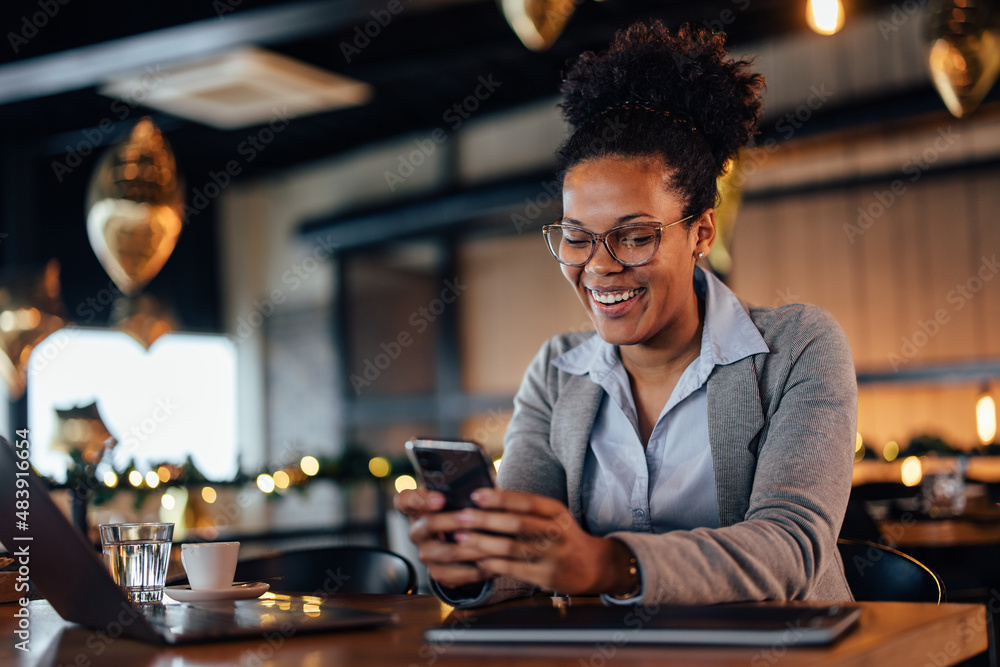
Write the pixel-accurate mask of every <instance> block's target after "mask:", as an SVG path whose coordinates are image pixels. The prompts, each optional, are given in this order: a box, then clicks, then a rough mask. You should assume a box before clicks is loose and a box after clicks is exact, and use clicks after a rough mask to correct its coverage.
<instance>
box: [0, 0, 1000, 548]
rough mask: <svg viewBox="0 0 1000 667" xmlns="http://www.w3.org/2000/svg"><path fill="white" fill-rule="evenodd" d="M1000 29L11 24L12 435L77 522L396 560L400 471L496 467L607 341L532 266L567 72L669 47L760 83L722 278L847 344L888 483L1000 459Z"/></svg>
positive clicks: (385, 8)
mask: <svg viewBox="0 0 1000 667" xmlns="http://www.w3.org/2000/svg"><path fill="white" fill-rule="evenodd" d="M995 4H996V3H993V2H979V1H974V0H954V2H926V1H922V2H917V1H916V0H906V1H904V2H900V1H898V0H897V1H895V2H889V1H878V0H855V1H851V0H847V1H846V2H842V3H841V2H827V3H824V2H816V3H813V2H807V1H806V0H755V1H753V2H751V1H750V0H710V1H705V2H697V3H693V2H674V1H672V0H657V1H649V0H627V1H626V0H601V1H597V0H581V1H579V2H575V1H573V0H567V1H562V2H556V1H552V2H547V3H546V2H514V1H513V0H503V1H502V2H500V3H498V2H493V1H492V0H373V1H370V2H369V1H361V0H336V1H332V2H263V1H259V0H211V1H210V0H201V1H198V2H192V1H176V2H158V3H136V2H124V1H118V0H108V1H102V2H94V1H91V0H31V1H17V2H6V3H4V5H3V7H2V9H0V12H2V18H0V28H2V33H3V44H2V45H0V128H2V129H0V132H2V137H3V140H2V142H0V269H2V272H3V280H4V282H3V287H2V289H0V311H2V312H0V339H2V340H0V342H2V346H3V352H4V355H0V356H3V359H0V362H2V363H0V365H3V369H4V379H5V380H6V385H5V387H6V390H7V393H8V399H9V400H8V401H5V402H4V403H3V405H4V407H5V408H7V407H9V409H4V410H0V413H2V414H0V417H2V421H0V423H2V424H3V425H4V429H3V430H4V433H5V434H11V435H13V434H14V433H15V431H21V432H23V429H28V434H29V437H30V439H31V443H32V451H33V454H32V456H33V461H34V463H35V465H36V467H37V468H38V469H39V471H40V472H42V473H44V474H45V475H46V476H48V477H49V478H50V479H51V481H52V483H53V484H54V485H55V486H56V487H58V488H62V489H64V490H65V491H66V493H67V494H66V503H67V511H70V505H73V504H75V507H76V512H77V518H78V523H80V524H82V525H86V523H87V522H88V521H89V523H90V524H91V525H94V524H96V523H99V522H103V521H107V520H122V519H125V518H143V517H151V516H156V515H158V516H161V517H163V518H165V519H167V520H176V521H178V522H179V525H181V526H182V532H181V533H180V535H181V536H183V535H184V534H185V532H184V531H187V534H189V535H190V536H192V537H202V538H204V539H211V538H212V537H213V536H217V535H219V534H227V535H232V534H236V535H250V534H257V533H260V534H264V533H274V532H275V531H283V532H284V533H287V534H288V535H291V536H293V537H296V539H299V538H301V540H303V541H307V540H311V541H313V542H315V541H316V540H317V539H356V540H361V541H365V540H367V541H371V542H376V543H381V544H390V545H395V544H398V541H399V539H400V538H399V535H400V527H399V526H394V525H393V521H394V520H390V521H389V522H388V523H387V522H386V520H385V516H386V515H387V512H386V510H387V507H388V503H389V502H390V499H391V495H392V493H394V492H395V490H396V489H398V488H403V487H405V486H406V485H409V484H412V483H413V480H412V478H410V477H408V475H410V474H411V471H410V470H409V467H408V465H407V464H406V462H405V459H404V457H403V456H402V445H403V442H404V441H405V440H406V439H407V438H408V437H410V436H413V435H417V434H421V435H439V436H448V437H466V438H474V439H476V440H478V441H480V442H482V443H483V444H485V445H486V446H487V447H489V449H490V451H491V453H492V454H493V455H494V456H495V457H497V458H499V457H500V456H501V455H502V438H503V433H504V430H505V427H506V422H507V420H508V419H509V416H510V406H511V399H512V396H513V394H514V392H515V391H516V390H517V387H518V384H519V382H520V378H521V375H522V373H523V371H524V369H525V368H526V366H527V364H528V362H529V361H530V360H531V358H532V357H533V356H534V354H535V352H536V351H537V350H538V348H539V347H540V345H541V344H542V342H543V341H544V340H545V339H546V338H547V337H549V336H551V335H553V334H555V333H558V332H561V331H566V330H586V329H589V328H590V324H589V321H588V320H587V317H586V315H585V314H584V311H583V310H582V308H581V307H580V305H579V304H578V303H577V301H576V297H575V296H574V295H573V293H572V292H571V290H570V289H569V287H568V286H566V285H565V284H564V281H563V278H562V276H561V274H560V272H559V269H558V266H557V264H556V263H555V262H554V261H552V259H551V258H550V257H549V255H548V253H547V251H546V249H545V247H544V245H543V242H542V238H541V233H540V229H541V226H542V225H543V224H546V223H548V222H550V221H554V220H556V219H557V218H558V217H559V215H560V212H559V207H560V200H559V194H558V188H559V184H558V182H556V181H555V180H554V174H553V171H552V169H553V159H552V154H553V151H554V149H555V148H556V147H557V146H558V145H559V144H560V142H561V141H562V139H563V138H564V137H565V135H566V131H567V128H566V126H565V124H564V123H563V121H562V120H561V118H560V116H559V112H558V109H557V106H556V105H557V102H558V96H557V92H558V87H559V83H560V73H561V72H562V71H563V69H564V67H565V66H566V63H567V61H568V60H569V59H570V58H572V57H574V56H575V55H577V54H578V53H580V52H581V51H584V50H587V49H592V50H600V49H603V48H604V47H606V45H607V44H608V42H609V39H610V37H611V35H612V34H613V32H614V31H615V30H616V29H619V28H622V27H625V26H627V25H629V24H630V23H632V22H634V21H636V20H646V19H651V18H658V19H661V20H663V21H664V22H665V23H666V24H667V25H668V26H671V27H674V26H677V25H679V24H681V23H683V22H691V23H693V24H696V25H704V26H707V27H709V28H711V29H714V30H725V31H726V32H727V33H728V42H729V44H730V46H731V48H732V49H733V51H734V54H735V55H737V56H740V57H742V56H747V57H751V58H753V59H755V61H756V67H757V69H758V70H759V71H761V72H762V73H763V74H764V75H765V77H766V80H767V93H766V96H765V103H766V111H765V116H764V120H763V123H762V125H761V130H762V131H761V135H760V136H759V137H758V140H757V147H756V148H754V149H752V150H750V151H748V152H746V153H745V154H744V155H742V156H741V158H740V159H739V160H738V161H737V162H735V163H734V164H733V165H732V168H731V171H730V173H729V174H728V175H727V176H726V177H725V178H724V179H723V182H722V183H721V188H722V191H723V193H724V195H725V197H724V201H723V203H722V205H721V208H720V219H721V220H722V223H721V224H722V229H721V239H720V243H719V244H718V246H717V248H716V249H714V250H713V253H712V257H711V258H710V259H711V263H710V265H709V266H710V268H711V269H712V270H715V271H716V273H717V274H718V275H720V276H721V277H723V279H724V280H725V281H726V282H727V283H728V284H729V285H730V286H731V287H732V288H733V289H734V290H735V291H736V293H737V294H738V295H740V296H741V297H743V298H744V299H746V300H748V301H750V302H752V303H757V304H762V305H768V306H780V305H783V304H786V303H798V302H805V303H814V304H818V305H820V306H823V307H824V308H827V309H828V310H829V311H830V312H832V313H833V315H834V316H835V317H836V318H837V320H838V321H839V322H840V323H841V325H842V326H843V328H844V329H845V331H846V332H847V335H848V337H849V339H850V342H851V345H852V349H853V352H854V358H855V363H856V367H857V371H858V381H859V389H860V397H861V398H860V414H859V428H858V430H859V436H858V443H857V453H858V460H859V462H863V461H865V460H866V459H867V463H870V464H876V463H877V465H878V466H879V467H878V468H877V469H875V471H874V472H871V470H868V472H866V473H865V474H867V475H869V476H870V477H871V479H878V480H881V479H883V478H885V479H890V478H891V479H892V480H895V481H899V479H900V474H901V473H900V469H901V461H902V459H903V457H904V455H906V454H926V453H928V452H938V453H939V454H955V453H969V454H971V453H977V454H981V453H987V454H988V453H994V452H993V450H991V449H990V448H989V447H988V446H989V445H990V444H991V443H993V441H994V439H995V430H996V429H995V421H996V412H995V407H994V403H993V402H992V401H993V398H995V397H996V396H997V393H998V385H997V378H998V376H1000V336H998V335H997V331H998V327H1000V279H997V280H994V278H995V277H996V276H997V272H998V271H1000V265H998V264H997V251H998V249H1000V225H998V224H997V217H996V216H997V213H996V212H997V210H1000V159H998V158H1000V103H998V99H997V92H996V91H995V90H994V89H993V88H992V83H993V80H994V79H995V78H996V76H997V73H998V71H1000V42H998V37H1000V31H998V27H997V26H998V16H997V11H996V7H995ZM813 5H816V6H815V7H813ZM807 9H809V10H812V9H815V11H816V12H817V14H816V16H818V18H815V17H814V18H812V19H811V20H810V19H809V18H808V16H807ZM991 424H992V426H991ZM991 429H992V430H991ZM983 460H984V461H985V457H984V458H983ZM987 467H988V466H987ZM869 468H870V466H869ZM969 469H970V470H971V469H972V468H971V467H970V468H969ZM991 474H992V473H991V472H989V471H987V470H986V468H982V469H981V475H982V476H984V478H987V477H989V476H990V475H991ZM997 480H1000V476H997ZM914 483H915V482H914ZM74 498H75V499H76V500H75V503H74V501H73V499H74ZM331 536H335V537H331Z"/></svg>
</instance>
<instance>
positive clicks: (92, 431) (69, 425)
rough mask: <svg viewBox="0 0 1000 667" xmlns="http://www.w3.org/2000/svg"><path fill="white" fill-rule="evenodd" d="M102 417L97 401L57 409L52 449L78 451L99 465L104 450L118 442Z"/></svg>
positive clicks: (63, 451) (87, 459)
mask: <svg viewBox="0 0 1000 667" xmlns="http://www.w3.org/2000/svg"><path fill="white" fill-rule="evenodd" d="M117 442H118V441H117V440H115V438H114V437H113V436H112V435H111V433H110V432H109V431H108V427H107V426H106V425H105V424H104V420H103V419H101V413H100V411H99V410H98V409H97V403H91V404H90V405H84V406H82V407H72V408H67V409H65V410H59V409H57V410H56V428H55V434H54V435H53V436H52V442H51V443H50V444H49V447H50V449H52V450H53V451H56V452H62V453H64V454H71V453H72V452H78V453H79V454H80V458H82V459H83V462H84V463H85V464H87V465H97V464H98V463H100V461H101V459H102V458H103V457H104V452H105V451H107V450H109V449H111V448H112V447H114V446H115V445H116V444H117Z"/></svg>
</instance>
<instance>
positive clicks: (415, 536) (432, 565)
mask: <svg viewBox="0 0 1000 667" xmlns="http://www.w3.org/2000/svg"><path fill="white" fill-rule="evenodd" d="M444 502H445V499H444V495H443V494H441V493H438V492H437V491H428V490H426V489H407V490H405V491H402V492H400V493H399V494H398V495H397V496H396V498H395V500H394V504H395V506H396V509H397V510H399V511H400V512H402V513H403V514H405V515H406V516H407V517H408V518H409V519H410V539H411V540H412V541H413V543H414V544H415V545H417V553H418V554H419V557H420V561H421V562H422V563H423V564H424V565H426V566H427V571H428V573H429V574H430V576H431V578H432V579H434V580H435V581H437V582H438V583H439V584H441V585H442V586H445V587H447V588H458V587H459V586H464V585H466V584H472V583H476V582H480V581H486V580H487V579H491V578H492V576H493V575H490V574H488V573H486V572H483V571H482V570H480V569H479V568H478V567H476V565H475V561H476V560H477V559H479V558H481V557H483V556H484V555H485V554H483V553H482V552H480V551H479V550H478V549H473V548H471V547H467V546H462V545H461V544H458V543H456V542H452V541H449V540H447V539H445V535H446V534H448V533H453V532H455V531H456V530H462V529H464V528H467V527H466V526H464V525H463V524H460V523H459V521H458V519H457V513H456V512H442V511H441V508H442V507H444Z"/></svg>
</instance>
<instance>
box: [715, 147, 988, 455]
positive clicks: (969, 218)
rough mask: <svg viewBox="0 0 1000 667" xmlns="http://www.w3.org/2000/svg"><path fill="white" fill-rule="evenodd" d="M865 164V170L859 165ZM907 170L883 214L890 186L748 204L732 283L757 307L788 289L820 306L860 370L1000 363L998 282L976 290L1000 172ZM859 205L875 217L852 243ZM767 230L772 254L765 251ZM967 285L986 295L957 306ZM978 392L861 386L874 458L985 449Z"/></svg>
mask: <svg viewBox="0 0 1000 667" xmlns="http://www.w3.org/2000/svg"><path fill="white" fill-rule="evenodd" d="M929 141H930V142H932V141H933V137H932V136H931V135H929V134H927V133H924V134H922V135H920V137H919V138H915V139H913V140H912V141H911V142H910V143H909V144H908V145H907V147H906V148H907V150H905V151H903V152H904V153H907V155H906V156H905V159H909V156H912V155H915V154H919V153H922V152H923V151H924V150H925V149H926V148H927V147H928V146H929V145H931V144H930V143H928V142H929ZM859 150H862V152H863V149H859ZM859 160H860V162H859V164H862V165H863V163H864V158H863V156H862V157H861V158H859ZM904 164H905V162H904V163H902V164H900V172H899V175H898V178H900V180H901V184H902V185H903V186H904V188H905V189H902V190H901V189H900V187H899V185H897V193H895V194H894V195H893V197H892V199H893V201H892V202H891V203H890V204H888V205H886V202H887V201H888V197H887V195H886V193H887V192H891V184H892V181H893V180H894V179H893V178H890V179H888V180H883V181H880V182H874V183H871V184H867V185H864V186H856V187H850V188H844V189H842V190H837V191H827V192H820V193H816V194H805V195H790V196H788V197H781V198H768V199H764V200H753V199H751V200H749V201H747V202H746V203H745V204H744V207H743V209H742V210H741V212H740V219H739V222H738V226H737V230H738V232H737V234H736V237H735V239H734V243H733V256H734V261H735V265H734V269H733V272H732V274H731V277H730V278H731V279H730V284H731V286H732V288H733V289H734V291H736V292H737V293H738V294H741V295H742V296H744V297H752V298H753V299H754V300H755V301H756V302H759V303H764V304H768V305H773V304H774V302H775V299H776V298H777V297H778V296H779V295H787V294H788V293H789V292H791V294H793V295H795V296H796V297H801V300H802V301H806V302H810V303H816V304H817V305H820V306H823V307H825V308H826V309H827V310H829V311H831V312H832V313H833V314H834V315H835V317H836V318H837V319H838V321H839V322H840V323H841V325H842V326H843V327H844V330H845V332H847V335H848V339H849V340H850V343H851V347H852V350H853V352H854V356H855V364H856V366H857V367H858V368H859V369H861V370H864V371H891V370H892V365H893V363H896V365H897V366H898V367H899V368H914V367H919V366H927V365H939V364H947V363H952V362H967V361H971V360H977V359H984V358H996V357H997V356H1000V276H997V279H996V280H993V281H985V282H983V283H982V286H981V288H980V287H979V283H978V282H977V281H976V280H975V279H974V278H978V276H977V273H978V271H979V270H980V267H983V265H984V262H983V257H984V256H985V257H986V258H987V263H986V267H989V266H990V264H989V262H990V261H991V260H992V257H993V256H994V255H998V256H1000V225H998V224H997V222H996V219H997V213H996V212H997V211H1000V171H998V170H992V171H987V172H981V173H978V174H976V175H974V176H969V175H954V176H940V175H934V176H925V175H923V174H921V176H920V177H919V178H917V179H916V180H915V181H914V180H910V179H909V177H908V175H907V174H904V173H903V172H902V169H903V167H904ZM876 193H878V195H876ZM879 199H881V200H882V201H881V202H879ZM859 207H861V208H862V210H863V211H865V212H867V213H868V214H869V215H872V218H871V219H870V220H868V221H864V222H865V224H866V225H867V228H865V229H862V232H863V233H862V234H861V235H858V236H855V237H854V238H853V242H852V240H851V239H849V238H848V235H847V234H845V233H844V230H843V225H844V224H845V223H848V224H851V225H855V226H859V225H858V218H859V211H858V209H859ZM873 214H877V215H873ZM764 221H766V225H765V223H764ZM765 227H766V231H767V234H768V238H772V239H774V242H773V245H774V249H775V250H776V252H771V253H768V252H767V251H766V249H765V248H763V247H762V246H763V243H762V241H761V231H762V230H763V229H764V228H765ZM762 257H767V258H770V261H769V262H762V261H761V258H762ZM747 258H749V259H747ZM983 270H984V275H990V271H989V270H988V268H984V269H983ZM970 281H972V282H971V283H970ZM960 284H961V285H966V287H967V289H969V290H970V292H971V290H972V289H973V288H979V291H978V292H976V293H975V294H971V296H970V298H968V299H966V300H965V301H964V303H961V307H959V303H960V302H958V301H956V296H955V295H956V294H957V291H956V286H958V285H960ZM949 296H950V297H951V298H950V299H949ZM938 311H941V315H942V318H941V319H946V320H947V321H946V322H945V323H943V324H941V323H940V322H935V314H936V313H938ZM935 324H937V328H936V329H935V326H934V325H935ZM929 332H934V334H933V335H930V334H929ZM908 345H909V346H912V347H908ZM994 385H995V386H1000V380H997V381H996V382H994ZM980 391H981V387H980V386H978V385H976V384H975V383H965V384H957V385H934V384H923V385H902V384H900V385H892V384H889V385H879V386H877V387H871V386H864V387H862V388H861V390H860V397H861V400H860V405H859V430H860V432H861V433H862V435H863V437H864V438H865V439H866V440H870V441H872V442H874V443H876V445H877V449H878V451H881V447H882V446H883V445H884V444H885V442H887V441H889V440H896V441H897V442H899V443H900V444H901V445H904V446H905V444H906V443H908V442H909V440H910V439H911V438H913V437H914V436H916V435H920V434H933V435H939V436H940V437H942V438H944V439H945V440H946V441H947V442H949V443H951V444H953V445H955V446H958V447H969V448H971V447H973V446H975V445H977V444H978V443H977V439H976V433H975V420H974V409H975V401H976V399H977V398H978V395H979V392H980Z"/></svg>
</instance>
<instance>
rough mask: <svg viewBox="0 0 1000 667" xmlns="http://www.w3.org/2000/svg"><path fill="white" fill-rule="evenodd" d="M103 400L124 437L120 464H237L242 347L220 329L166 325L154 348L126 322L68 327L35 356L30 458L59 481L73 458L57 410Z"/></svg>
mask: <svg viewBox="0 0 1000 667" xmlns="http://www.w3.org/2000/svg"><path fill="white" fill-rule="evenodd" d="M94 402H96V404H97V409H98V411H99V412H100V416H101V419H102V420H103V422H104V424H105V426H107V429H108V431H109V432H110V433H111V434H112V435H113V436H114V437H115V438H116V439H117V440H118V444H117V445H116V446H115V448H114V450H113V462H114V466H115V468H118V469H120V468H122V467H124V466H125V465H127V464H128V462H129V461H130V460H132V459H134V460H135V463H136V467H137V468H139V469H140V470H141V471H143V470H148V469H149V468H150V467H151V466H152V465H153V464H157V463H160V462H170V463H177V464H180V463H182V462H183V461H184V460H185V459H186V458H187V457H188V456H190V457H191V458H192V460H193V461H194V464H195V466H197V468H198V469H199V470H200V471H201V472H202V473H203V474H204V475H205V476H206V477H208V478H209V479H216V480H219V479H232V478H233V477H234V476H235V475H236V473H237V470H238V465H237V463H238V461H237V452H238V449H237V431H236V423H237V420H236V348H235V345H234V344H233V342H232V341H231V340H229V339H228V338H226V337H224V336H218V335H201V334H181V333H174V334H167V335H165V336H162V337H161V338H159V339H158V340H157V341H156V342H155V343H154V344H153V346H152V347H151V348H150V349H149V350H148V351H147V350H145V349H143V347H142V346H141V345H139V343H137V342H136V341H135V340H133V339H132V338H130V337H129V336H128V335H127V334H125V333H122V332H119V331H109V330H96V329H84V328H76V327H69V328H66V329H62V330H60V331H58V332H56V333H55V334H53V335H51V336H49V337H48V338H47V339H46V340H45V341H44V342H43V343H42V344H41V345H39V346H38V347H37V348H36V349H35V351H34V352H33V354H32V356H31V361H30V363H29V371H28V425H29V429H30V436H31V443H32V463H33V465H34V466H35V467H36V468H37V469H38V471H39V472H40V473H42V474H44V475H48V476H49V477H52V478H53V479H55V480H58V481H64V480H65V478H66V464H67V460H68V459H67V457H66V455H65V454H63V453H61V452H58V451H53V449H52V447H51V443H52V439H53V436H54V435H56V429H57V428H58V424H59V420H58V418H57V414H56V410H66V409H70V408H74V407H77V408H79V407H84V406H87V405H89V404H91V403H94Z"/></svg>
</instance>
